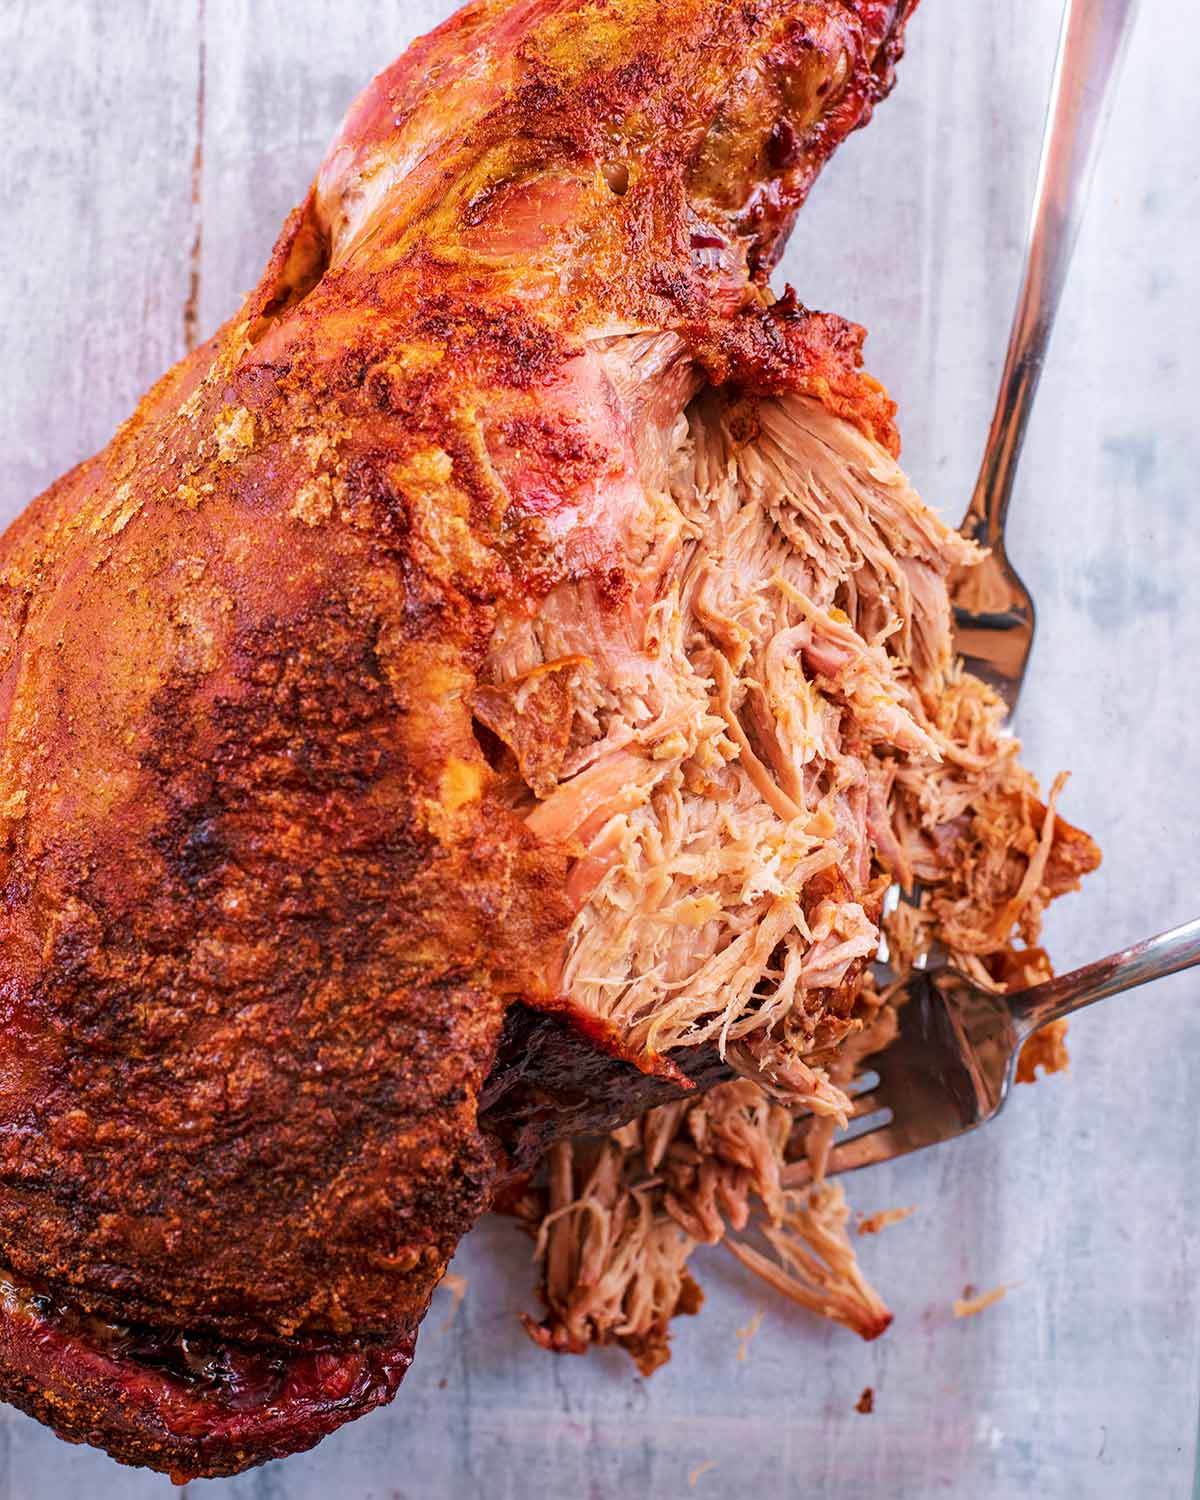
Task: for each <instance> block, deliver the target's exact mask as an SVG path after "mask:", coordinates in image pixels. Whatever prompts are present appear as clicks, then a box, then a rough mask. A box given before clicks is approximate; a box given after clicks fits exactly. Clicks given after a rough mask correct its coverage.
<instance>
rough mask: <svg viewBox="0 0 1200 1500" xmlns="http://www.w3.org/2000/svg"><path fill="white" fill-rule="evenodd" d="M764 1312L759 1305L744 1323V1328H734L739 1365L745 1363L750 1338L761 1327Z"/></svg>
mask: <svg viewBox="0 0 1200 1500" xmlns="http://www.w3.org/2000/svg"><path fill="white" fill-rule="evenodd" d="M764 1314H765V1309H763V1308H761V1307H760V1308H759V1310H758V1311H757V1312H756V1313H755V1314H754V1316H753V1317H752V1318H751V1319H750V1321H749V1323H747V1324H746V1326H745V1328H739V1329H737V1330H736V1332H737V1336H738V1352H737V1357H738V1364H740V1365H744V1364H745V1363H746V1355H747V1354H748V1352H749V1349H750V1340H751V1339H752V1338H753V1337H754V1335H755V1334H756V1333H757V1332H758V1330H759V1329H760V1328H761V1327H762V1320H763V1317H764Z"/></svg>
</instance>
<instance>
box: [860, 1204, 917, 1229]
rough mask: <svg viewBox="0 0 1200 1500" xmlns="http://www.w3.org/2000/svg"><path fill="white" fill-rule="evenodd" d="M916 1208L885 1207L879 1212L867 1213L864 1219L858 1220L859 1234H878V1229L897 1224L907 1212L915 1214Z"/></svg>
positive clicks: (906, 1215) (905, 1217) (907, 1214)
mask: <svg viewBox="0 0 1200 1500" xmlns="http://www.w3.org/2000/svg"><path fill="white" fill-rule="evenodd" d="M916 1211H917V1210H916V1208H915V1207H913V1208H885V1209H884V1210H883V1211H882V1212H881V1213H877V1214H869V1215H868V1216H867V1217H866V1218H865V1219H860V1220H859V1221H858V1232H859V1234H878V1233H879V1232H880V1230H883V1229H888V1228H890V1227H891V1226H892V1225H893V1224H899V1223H900V1222H901V1221H902V1220H904V1219H907V1218H908V1216H909V1214H915V1213H916Z"/></svg>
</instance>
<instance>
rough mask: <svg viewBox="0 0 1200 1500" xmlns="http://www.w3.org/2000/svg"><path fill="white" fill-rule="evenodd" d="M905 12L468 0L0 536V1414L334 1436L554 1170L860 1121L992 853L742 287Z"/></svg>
mask: <svg viewBox="0 0 1200 1500" xmlns="http://www.w3.org/2000/svg"><path fill="white" fill-rule="evenodd" d="M910 8H911V6H910V4H908V3H903V0H901V3H897V0H840V3H839V0H756V3H754V4H751V5H746V4H740V3H739V4H732V3H724V0H607V3H583V0H481V3H476V4H473V5H469V6H468V7H467V8H466V9H465V10H463V11H462V12H461V13H460V14H459V15H458V16H457V17H456V18H454V19H453V20H452V21H450V22H449V23H447V25H445V26H444V27H442V28H441V29H440V30H438V31H436V32H434V33H433V34H432V35H431V36H429V37H427V38H425V39H424V40H422V41H420V42H418V43H417V44H416V45H415V46H414V47H413V48H412V49H411V50H410V51H409V52H408V53H407V54H406V55H405V56H404V57H403V58H402V59H401V60H400V61H399V62H398V63H396V64H395V65H394V66H393V67H392V68H391V69H389V70H388V71H387V72H385V73H384V74H383V75H381V77H380V78H378V79H377V80H376V81H375V83H373V84H372V85H371V86H370V87H369V88H368V89H367V91H366V92H365V93H364V94H363V95H362V97H361V98H360V99H359V100H358V102H357V103H356V104H355V105H354V106H353V108H352V109H351V111H350V113H349V115H348V117H347V119H346V121H345V124H344V125H343V127H342V129H341V132H340V134H339V135H338V137H337V139H336V140H335V142H334V144H333V146H332V148H331V150H330V152H329V154H328V156H327V157H326V160H325V162H324V164H323V166H322V167H321V170H320V173H319V175H318V177H317V180H316V182H315V184H314V186H313V188H312V191H311V192H310V194H309V196H308V198H307V200H306V201H305V202H304V203H303V205H302V206H301V207H300V208H299V209H298V210H297V211H296V212H295V213H294V214H293V215H292V217H291V218H290V219H289V221H288V223H287V224H286V226H285V227H284V230H283V233H282V236H281V238H280V240H279V242H278V245H277V247H276V249H275V252H274V254H273V256H272V258H271V261H270V263H269V265H268V267H267V270H266V272H265V274H264V276H263V278H262V281H261V283H260V284H259V286H258V287H257V289H256V290H255V291H254V292H253V294H252V295H251V296H250V298H249V300H248V301H247V303H246V305H245V306H244V307H243V309H242V311H241V312H240V313H239V314H238V315H237V317H236V318H234V319H233V320H232V321H231V322H230V323H229V324H227V325H226V326H225V327H224V328H223V329H221V330H220V331H219V333H217V335H216V336H215V337H214V338H212V339H211V340H210V341H209V342H208V343H207V344H205V345H204V346H203V347H201V348H199V349H197V350H196V351H195V353H194V354H192V355H191V356H190V357H189V358H187V359H186V360H184V361H183V363H181V364H180V365H179V366H177V367H176V368H175V369H174V370H172V371H171V372H170V373H169V374H168V375H167V376H165V377H164V378H163V380H162V381H161V382H160V383H159V384H158V385H157V386H155V387H154V388H153V389H152V390H151V391H150V392H149V394H148V395H147V396H146V398H145V400H144V401H143V402H142V404H141V406H140V407H139V409H138V411H137V412H136V413H135V415H134V416H133V417H132V418H131V419H130V420H129V421H128V422H127V423H126V424H125V425H124V426H123V427H122V428H121V429H120V431H119V432H118V433H117V435H116V436H115V437H114V439H113V441H112V443H111V444H110V445H109V447H108V448H106V449H105V450H104V452H102V453H101V454H99V455H98V456H97V457H95V458H93V459H91V460H89V461H88V462H86V463H84V464H82V465H81V466H80V467H79V468H77V469H75V470H74V471H72V472H71V473H70V474H68V475H66V476H65V477H64V478H63V479H62V480H60V481H59V482H58V483H57V484H55V485H54V486H52V488H51V489H50V490H48V491H47V492H46V493H45V494H44V495H42V496H41V497H40V498H39V499H38V500H36V501H35V502H34V503H33V504H32V505H31V506H30V508H29V509H28V511H26V513H25V514H24V515H23V516H22V517H21V518H20V519H19V520H18V521H17V522H16V523H15V524H14V525H13V527H12V528H11V529H10V530H9V531H8V533H7V534H6V536H5V537H4V539H3V542H2V544H0V566H2V575H0V576H2V580H3V613H2V618H0V643H2V648H0V649H2V656H0V661H2V665H3V675H2V677H0V726H2V729H0V733H2V741H0V743H2V751H3V753H2V759H0V844H2V859H3V905H2V908H0V936H2V943H0V952H2V953H3V971H2V974H3V990H2V993H3V1005H4V1041H3V1047H2V1050H0V1059H2V1068H0V1122H2V1124H3V1133H2V1136H0V1254H2V1256H3V1264H4V1270H3V1287H2V1292H3V1294H2V1296H0V1389H2V1392H3V1395H4V1396H5V1397H6V1398H7V1399H8V1400H10V1401H12V1402H14V1403H16V1404H17V1405H19V1406H21V1407H23V1408H24V1409H25V1410H26V1411H29V1412H32V1413H33V1414H34V1415H36V1416H38V1417H39V1418H41V1419H42V1420H43V1421H45V1422H48V1423H49V1424H51V1425H52V1426H53V1427H54V1428H55V1429H56V1430H57V1431H59V1432H60V1433H61V1434H63V1435H64V1436H66V1437H69V1438H72V1439H79V1440H84V1441H88V1442H92V1443H96V1444H99V1445H101V1446H103V1447H104V1448H106V1449H107V1450H108V1451H109V1452H110V1453H111V1454H113V1455H114V1456H115V1457H117V1458H119V1459H121V1460H123V1461H126V1462H130V1463H141V1464H148V1465H151V1466H153V1467H157V1468H160V1469H164V1470H166V1471H168V1472H171V1473H173V1474H175V1475H176V1476H177V1477H188V1476H195V1475H216V1474H226V1473H232V1472H236V1471H237V1470H239V1469H242V1468H245V1467H247V1466H249V1465H251V1464H254V1463H258V1462H261V1461H262V1460H264V1459H266V1458H270V1457H275V1456H279V1455H282V1454H285V1453H288V1452H292V1451H295V1450H297V1449H301V1448H304V1447H306V1446H308V1445H310V1444H312V1443H313V1442H315V1441H317V1440H318V1439H319V1438H320V1437H321V1436H322V1435H323V1434H324V1433H326V1432H328V1431H330V1430H331V1429H332V1428H334V1427H335V1426H337V1425H338V1424H340V1423H341V1422H344V1421H346V1420H347V1419H348V1418H350V1417H353V1416H355V1415H358V1414H360V1413H362V1412H364V1411H366V1410H368V1409H370V1408H371V1407H373V1406H375V1405H377V1404H379V1403H380V1402H382V1401H386V1400H388V1399H390V1397H391V1396H392V1395H393V1394H394V1392H395V1390H396V1387H397V1386H398V1384H399V1382H400V1380H401V1378H402V1376H403V1374H404V1371H405V1369H406V1368H407V1365H408V1362H409V1359H410V1357H411V1353H412V1348H413V1342H414V1338H415V1333H416V1329H417V1326H418V1324H419V1323H420V1321H421V1318H422V1317H423V1315H424V1313H425V1310H426V1308H427V1306H428V1303H429V1299H430V1295H431V1292H432V1290H433V1288H434V1287H435V1285H436V1284H437V1281H438V1279H439V1277H440V1276H441V1275H442V1273H443V1271H444V1269H445V1267H446V1264H447V1260H448V1258H449V1257H450V1255H451V1254H452V1252H453V1250H454V1247H455V1245H456V1243H457V1242H458V1240H459V1238H460V1237H461V1235H462V1234H463V1233H464V1232H465V1231H466V1230H467V1229H468V1228H469V1227H470V1225H471V1224H472V1223H473V1222H474V1220H475V1219H476V1217H477V1216H478V1215H479V1214H480V1213H481V1212H483V1211H484V1210H485V1209H486V1208H487V1206H488V1205H489V1203H490V1202H491V1201H492V1198H493V1195H494V1193H495V1191H496V1189H497V1186H498V1185H499V1184H501V1183H503V1182H504V1181H505V1180H506V1179H507V1178H510V1177H511V1176H512V1175H513V1174H514V1173H516V1172H518V1171H520V1170H522V1169H524V1168H527V1167H528V1166H529V1165H530V1164H531V1163H532V1162H533V1161H534V1160H536V1158H537V1157H538V1155H539V1154H540V1153H541V1152H542V1151H543V1150H544V1149H545V1147H546V1146H547V1145H548V1144H549V1143H550V1142H551V1141H552V1140H554V1139H555V1138H556V1137H558V1136H561V1135H563V1134H568V1133H574V1132H578V1131H580V1130H586V1129H593V1130H595V1129H605V1128H610V1127H612V1126H615V1125H619V1124H621V1123H622V1122H623V1121H625V1120H628V1119H630V1118H632V1117H633V1116H635V1115H638V1114H640V1113H641V1112H642V1111H643V1110H645V1109H646V1108H648V1107H649V1106H651V1105H653V1104H656V1103H659V1102H661V1101H662V1100H664V1099H667V1098H671V1097H679V1096H680V1095H681V1094H682V1093H684V1092H686V1091H688V1090H693V1089H695V1088H697V1087H703V1086H705V1085H707V1084H710V1083H712V1082H714V1081H715V1080H716V1079H718V1078H720V1077H722V1076H725V1077H727V1076H729V1075H730V1074H731V1072H732V1071H733V1070H735V1069H736V1070H737V1071H739V1072H742V1073H744V1074H746V1075H748V1076H751V1077H754V1078H757V1079H759V1080H761V1081H763V1083H764V1086H770V1087H771V1088H773V1089H774V1090H775V1091H776V1092H778V1093H779V1094H780V1095H781V1096H786V1097H801V1098H802V1097H806V1096H807V1097H810V1098H811V1099H813V1100H815V1101H817V1104H819V1103H820V1101H821V1099H822V1097H823V1095H824V1093H827V1092H828V1089H829V1087H830V1086H829V1085H828V1083H827V1082H826V1080H825V1079H824V1076H823V1074H822V1072H821V1070H820V1068H819V1066H816V1065H815V1064H814V1062H813V1059H814V1058H817V1059H819V1058H820V1057H821V1056H823V1055H826V1054H828V1053H829V1052H830V1050H831V1049H834V1048H836V1046H837V1045H838V1043H839V1040H840V1039H841V1038H843V1037H844V1036H846V1035H847V1034H848V1033H850V1032H852V1031H853V1029H854V1027H855V1025H856V1024H857V1023H856V1021H855V1015H854V1008H855V1003H856V994H857V990H858V986H859V982H860V977H861V973H862V969H863V965H864V963H865V961H866V959H867V958H868V956H869V955H870V954H872V953H873V952H874V949H875V945H876V942H877V919H878V916H879V910H880V900H881V895H882V891H883V889H884V887H885V886H886V884H887V881H888V878H889V872H890V873H892V874H895V875H899V876H902V877H911V876H912V874H913V873H914V870H915V873H916V875H917V876H919V877H925V876H927V874H928V870H927V869H926V868H924V867H923V865H922V861H924V866H929V865H931V864H932V865H936V863H937V860H938V858H939V857H940V855H941V853H944V849H943V845H944V844H945V843H946V842H947V841H949V842H953V840H954V839H955V838H958V837H959V836H960V835H963V833H964V831H965V830H967V828H968V824H969V821H970V810H969V809H968V808H967V807H966V806H965V805H962V806H959V805H956V804H955V801H954V795H953V793H954V786H955V782H954V767H955V764H956V763H955V762H953V760H952V757H948V752H947V748H946V747H947V745H948V744H949V743H950V741H951V740H952V739H953V727H952V726H950V725H947V724H939V722H938V720H937V709H936V705H932V704H930V703H928V702H926V701H925V700H924V699H923V698H922V697H921V694H920V692H918V691H917V688H916V687H915V686H914V683H915V682H916V677H917V674H918V673H919V672H924V673H925V679H922V680H926V679H928V678H929V674H930V673H936V672H939V671H943V670H944V669H945V668H946V666H947V663H948V660H949V658H948V645H947V631H946V623H947V617H946V608H945V587H944V577H945V574H946V572H947V570H948V569H949V568H950V567H952V566H961V565H965V564H967V563H969V562H970V560H971V555H972V554H971V549H970V548H969V547H967V546H966V545H965V544H964V543H962V542H960V541H959V540H958V538H957V537H956V536H954V535H953V534H952V533H949V532H947V531H946V530H945V529H944V528H943V527H942V526H941V525H940V524H939V523H938V522H937V521H936V520H935V519H934V518H933V517H932V515H931V514H930V513H929V512H927V511H926V510H924V508H923V507H922V506H921V504H920V502H919V501H918V500H917V499H916V497H915V496H914V495H913V493H912V491H911V490H910V489H909V487H908V485H907V484H906V482H905V480H904V478H903V475H902V474H901V472H900V470H899V469H898V467H897V466H896V462H895V456H894V455H895V453H896V450H897V440H896V434H895V430H894V428H893V425H892V406H891V403H890V402H889V400H888V398H887V396H886V394H885V392H884V391H883V390H882V389H881V388H880V386H879V385H878V384H876V383H875V382H874V381H873V380H871V379H870V378H869V377H868V376H867V375H865V374H864V373H863V372H862V371H861V369H860V344H861V331H860V330H858V329H856V328H854V327H852V326H850V325H848V324H846V323H844V322H842V321H840V320H839V319H837V318H835V317H831V316H825V315H819V314H815V313H810V312H808V311H806V310H805V308H804V307H803V306H801V305H800V304H799V303H798V302H797V301H796V299H795V298H794V297H793V296H792V295H790V294H788V295H784V296H782V297H779V298H776V297H775V296H774V295H772V294H771V293H770V292H769V290H768V289H767V284H766V278H767V274H768V272H769V269H770V267H771V265H772V263H773V261H774V260H775V258H776V256H777V254H778V252H779V249H780V246H781V244H782V241H783V239H784V237H785V235H786V233H787V230H788V227H789V224H790V222H791V218H792V215H793V214H794V212H795V210H796V209H797V207H798V206H799V204H800V203H801V201H802V199H803V198H804V196H805V193H806V192H807V190H808V188H809V186H810V184H811V183H812V181H813V179H814V177H815V175H816V173H817V172H818V170H819V169H820V167H821V165H822V164H823V162H824V161H825V160H826V158H827V157H828V156H829V154H830V153H831V152H832V151H833V149H834V148H835V147H836V146H837V144H838V143H839V142H840V141H841V140H842V139H843V137H844V136H845V135H846V134H847V133H848V132H849V131H851V130H852V129H854V128H855V127H856V126H858V125H861V124H862V123H863V122H864V121H865V120H866V119H867V118H868V116H869V114H870V113H871V110H872V107H873V105H874V104H875V103H876V101H877V100H879V99H880V97H881V96H882V95H883V94H884V93H885V92H886V91H887V89H888V87H889V85H890V83H891V80H892V65H893V62H894V60H895V58H896V57H897V56H898V54H899V50H900V37H901V30H902V26H903V23H904V21H905V19H906V13H907V11H908V10H909V9H910ZM934 768H940V769H939V770H938V775H939V776H940V777H941V780H940V781H938V783H937V784H938V786H939V787H941V788H942V789H943V791H944V792H945V795H946V797H947V798H948V802H947V803H946V805H944V806H943V813H944V816H943V815H942V814H940V813H937V814H935V813H930V814H929V816H927V817H926V816H924V815H922V817H923V818H924V821H922V819H921V818H917V820H916V821H912V820H909V821H908V822H905V821H904V820H900V821H899V822H897V820H896V818H895V817H893V809H894V807H895V805H896V803H895V797H894V795H893V793H894V789H895V788H896V787H897V786H900V785H902V784H904V778H906V777H907V778H909V784H910V789H911V788H915V787H918V786H919V785H920V784H922V783H921V777H922V776H923V775H924V774H925V773H926V772H930V773H931V774H932V770H933V769H934ZM947 788H948V789H949V790H948V791H946V789H947ZM913 796H914V798H915V797H916V793H915V792H914V793H913ZM914 805H915V802H914ZM926 811H927V812H928V809H926ZM956 820H957V822H956ZM939 840H940V842H939ZM1022 868H1023V866H1022Z"/></svg>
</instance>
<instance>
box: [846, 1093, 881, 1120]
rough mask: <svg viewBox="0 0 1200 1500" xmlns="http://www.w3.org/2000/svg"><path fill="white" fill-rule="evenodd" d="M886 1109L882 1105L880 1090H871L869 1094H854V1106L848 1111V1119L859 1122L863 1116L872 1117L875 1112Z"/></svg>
mask: <svg viewBox="0 0 1200 1500" xmlns="http://www.w3.org/2000/svg"><path fill="white" fill-rule="evenodd" d="M886 1108H887V1105H886V1104H885V1103H884V1099H883V1091H882V1090H881V1089H872V1090H871V1092H870V1093H869V1094H856V1095H855V1096H854V1105H853V1108H852V1109H851V1110H850V1119H852V1120H861V1119H862V1118H863V1116H864V1115H873V1114H874V1113H875V1111H876V1110H879V1109H886Z"/></svg>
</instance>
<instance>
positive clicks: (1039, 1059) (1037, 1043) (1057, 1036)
mask: <svg viewBox="0 0 1200 1500" xmlns="http://www.w3.org/2000/svg"><path fill="white" fill-rule="evenodd" d="M1039 1068H1041V1070H1042V1071H1043V1072H1044V1073H1046V1074H1050V1073H1068V1072H1070V1069H1071V1058H1070V1054H1069V1053H1068V1052H1067V1022H1066V1021H1051V1023H1050V1025H1049V1026H1043V1027H1042V1029H1041V1031H1037V1032H1035V1033H1034V1034H1033V1036H1031V1037H1030V1038H1029V1040H1028V1041H1027V1042H1026V1043H1025V1045H1024V1046H1023V1047H1022V1048H1021V1055H1020V1057H1018V1059H1017V1082H1018V1083H1036V1082H1037V1077H1038V1069H1039Z"/></svg>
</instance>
